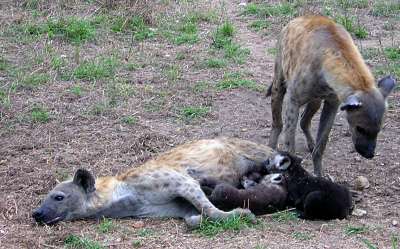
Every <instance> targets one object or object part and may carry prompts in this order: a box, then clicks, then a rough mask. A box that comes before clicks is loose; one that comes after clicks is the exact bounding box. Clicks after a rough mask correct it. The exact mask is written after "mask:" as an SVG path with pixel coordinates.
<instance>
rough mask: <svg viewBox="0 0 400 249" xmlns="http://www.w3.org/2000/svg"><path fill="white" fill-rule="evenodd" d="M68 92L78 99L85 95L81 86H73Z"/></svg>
mask: <svg viewBox="0 0 400 249" xmlns="http://www.w3.org/2000/svg"><path fill="white" fill-rule="evenodd" d="M68 91H69V92H70V93H72V94H73V95H75V96H78V97H80V96H82V95H83V89H82V86H80V85H75V86H72V87H71V88H70V89H69V90H68Z"/></svg>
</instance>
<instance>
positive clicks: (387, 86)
mask: <svg viewBox="0 0 400 249" xmlns="http://www.w3.org/2000/svg"><path fill="white" fill-rule="evenodd" d="M395 84H396V79H395V78H394V77H393V76H391V75H388V76H386V77H383V78H382V79H380V80H379V81H378V87H379V90H380V91H381V93H382V95H383V97H384V98H385V99H386V97H387V96H388V95H389V94H390V92H391V91H392V90H393V88H394V85H395Z"/></svg>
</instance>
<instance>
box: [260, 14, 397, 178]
mask: <svg viewBox="0 0 400 249" xmlns="http://www.w3.org/2000/svg"><path fill="white" fill-rule="evenodd" d="M277 50H278V52H277V56H276V60H275V69H274V79H273V82H272V85H271V87H270V89H269V91H268V92H269V93H270V94H271V96H272V102H271V110H272V121H273V122H272V130H271V135H270V140H269V145H270V146H271V147H272V148H274V149H275V148H276V147H277V143H278V138H279V135H280V133H281V132H283V148H282V150H284V151H289V152H291V153H293V152H294V151H295V132H296V127H297V123H298V116H299V110H300V107H302V106H303V105H305V109H304V112H303V114H302V116H301V121H300V126H301V128H302V130H303V132H304V135H305V137H306V139H307V144H308V148H309V150H310V151H311V152H312V159H313V163H314V173H315V174H317V175H321V174H322V155H323V153H324V150H325V147H326V144H327V141H328V138H329V133H330V130H331V128H332V125H333V122H334V119H335V116H336V113H337V110H338V108H339V105H340V104H341V107H340V109H341V110H343V111H345V112H346V114H347V120H348V123H349V127H350V131H351V134H352V141H353V144H354V146H355V149H356V150H357V152H358V153H360V154H361V155H362V156H364V157H365V158H372V157H373V156H374V153H375V147H376V139H377V135H378V133H379V131H380V129H381V126H382V122H383V116H384V113H385V109H386V97H387V96H388V95H389V93H390V92H391V91H392V89H393V87H394V85H395V79H394V78H393V77H391V76H387V77H384V78H383V79H381V80H380V81H379V82H378V84H377V85H376V84H375V79H374V77H373V75H372V74H371V72H370V70H369V69H368V67H367V65H366V64H365V62H364V60H363V58H362V57H361V55H360V53H359V51H358V49H357V47H356V46H355V45H354V42H353V40H352V38H351V36H350V34H349V33H348V32H347V31H346V30H345V29H344V28H343V27H342V26H341V25H338V24H336V23H335V22H334V21H332V20H331V19H329V18H327V17H323V16H303V17H298V18H296V19H294V20H292V21H291V22H289V24H288V25H287V26H285V27H284V28H283V30H282V32H281V34H280V37H279V40H278V42H277ZM322 101H323V102H324V105H323V108H322V112H321V117H320V122H319V128H318V133H317V139H316V143H315V142H314V140H313V137H312V136H311V132H310V124H311V119H312V117H313V116H314V114H315V113H316V112H317V111H318V109H319V108H320V106H321V103H322ZM282 116H283V120H282Z"/></svg>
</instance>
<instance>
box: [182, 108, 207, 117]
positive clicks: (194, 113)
mask: <svg viewBox="0 0 400 249" xmlns="http://www.w3.org/2000/svg"><path fill="white" fill-rule="evenodd" d="M209 112H210V108H209V107H205V106H187V107H184V108H182V109H181V115H182V117H184V118H185V119H196V118H201V117H204V116H206V115H207V114H208V113H209Z"/></svg>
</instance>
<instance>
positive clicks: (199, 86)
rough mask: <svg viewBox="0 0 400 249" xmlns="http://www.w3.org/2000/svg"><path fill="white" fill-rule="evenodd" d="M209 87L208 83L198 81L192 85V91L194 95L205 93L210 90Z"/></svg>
mask: <svg viewBox="0 0 400 249" xmlns="http://www.w3.org/2000/svg"><path fill="white" fill-rule="evenodd" d="M210 87H211V85H210V83H208V82H206V81H200V82H197V83H196V84H195V85H194V87H193V91H194V92H195V93H201V92H204V91H206V90H207V89H210Z"/></svg>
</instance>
